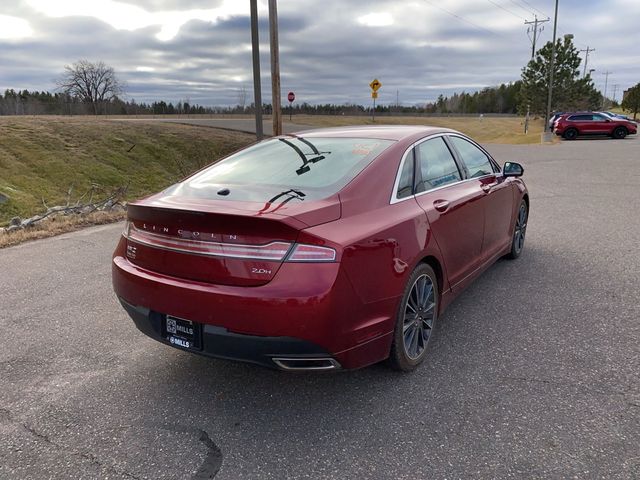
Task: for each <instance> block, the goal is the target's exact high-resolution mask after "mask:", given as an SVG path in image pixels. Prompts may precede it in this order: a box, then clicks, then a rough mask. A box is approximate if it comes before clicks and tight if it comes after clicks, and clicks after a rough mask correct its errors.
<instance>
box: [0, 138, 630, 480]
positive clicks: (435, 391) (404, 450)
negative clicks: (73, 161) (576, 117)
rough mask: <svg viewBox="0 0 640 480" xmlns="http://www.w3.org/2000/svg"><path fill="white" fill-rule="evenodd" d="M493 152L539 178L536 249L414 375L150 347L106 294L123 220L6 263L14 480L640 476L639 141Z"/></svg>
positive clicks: (2, 435) (7, 253)
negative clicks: (262, 363)
mask: <svg viewBox="0 0 640 480" xmlns="http://www.w3.org/2000/svg"><path fill="white" fill-rule="evenodd" d="M488 148H489V149H490V150H491V151H492V152H493V153H494V154H495V156H496V158H497V159H498V160H500V161H506V160H512V161H519V162H521V163H522V164H523V165H524V167H525V177H524V178H525V181H526V182H527V183H528V186H529V188H530V192H531V217H530V223H529V230H528V237H527V241H526V246H525V251H524V253H523V255H522V257H521V258H520V259H519V260H517V261H508V260H500V261H498V262H497V263H496V264H495V265H494V266H493V267H491V268H490V269H489V270H488V271H487V272H486V273H485V274H483V275H482V276H481V277H480V278H479V279H478V280H477V281H476V282H475V283H474V284H473V285H472V286H471V287H470V288H469V289H468V290H467V291H466V292H464V293H463V294H462V295H461V296H460V297H459V298H458V299H457V300H456V301H455V302H454V303H453V304H452V306H451V307H450V308H449V310H448V311H447V312H446V313H445V315H444V316H443V317H442V318H441V319H440V322H439V324H438V326H437V328H436V332H435V336H434V338H433V340H432V343H431V348H430V351H429V353H428V357H427V360H426V363H425V364H424V365H423V366H422V367H421V368H420V369H418V370H417V371H415V372H413V373H410V374H399V373H397V372H394V371H391V370H389V369H388V368H386V367H385V366H383V365H377V366H373V367H370V368H366V369H362V370H359V371H354V372H342V373H335V374H291V373H283V372H278V371H271V370H266V369H263V368H260V367H257V366H251V365H245V364H238V363H230V362H225V361H218V360H211V359H208V358H203V357H199V356H195V355H191V354H188V353H185V352H182V351H178V350H176V349H172V348H170V347H167V346H164V345H161V344H158V343H156V342H154V341H152V340H150V339H148V338H146V337H145V336H143V335H142V334H141V333H139V332H138V331H137V330H136V328H135V327H134V325H133V323H132V322H131V320H130V319H129V318H128V317H127V315H126V314H125V313H124V311H123V310H122V308H121V307H120V305H119V304H118V303H117V301H116V298H115V296H114V294H113V293H112V289H111V278H110V268H111V267H110V256H111V252H112V250H113V248H114V246H115V244H116V241H117V239H118V237H119V235H120V232H121V230H122V225H120V224H117V225H110V226H101V227H96V228H90V229H86V230H83V231H80V232H77V233H73V234H68V235H63V236H59V237H56V238H52V239H48V240H41V241H36V242H31V243H27V244H23V245H20V246H17V247H13V248H8V249H4V250H0V331H1V332H2V336H1V337H0V478H2V479H29V478H34V479H40V478H54V479H57V478H74V479H95V478H123V479H143V478H144V479H182V478H185V479H187V478H213V476H214V475H215V478H216V479H234V480H235V479H289V478H291V479H298V478H309V479H325V478H339V479H362V478H371V479H422V478H424V479H445V478H446V479H456V478H473V479H477V478H579V479H586V478H616V479H637V478H639V477H640V302H638V296H639V292H640V275H639V274H638V272H639V271H640V255H639V253H638V251H639V247H640V243H639V241H638V238H640V221H639V220H638V218H639V215H638V212H639V211H640V140H639V139H635V138H629V139H627V140H624V141H614V140H607V139H605V140H580V141H575V142H562V143H561V144H559V145H548V146H542V145H532V146H508V145H489V146H488Z"/></svg>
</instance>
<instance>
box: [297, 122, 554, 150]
mask: <svg viewBox="0 0 640 480" xmlns="http://www.w3.org/2000/svg"><path fill="white" fill-rule="evenodd" d="M293 123H299V124H302V125H313V126H316V127H339V126H345V125H431V126H435V127H444V128H452V129H454V130H458V131H460V132H462V133H465V134H467V135H469V136H470V137H471V138H473V139H474V140H476V141H478V142H481V143H508V144H519V145H522V144H530V143H540V134H541V133H542V131H543V129H544V122H543V120H541V119H535V120H531V122H530V123H529V133H528V134H527V135H525V134H524V118H521V117H483V118H480V117H479V116H477V117H408V116H406V117H405V116H398V117H387V116H384V117H382V116H379V117H376V121H375V123H374V122H373V121H372V120H371V117H370V116H347V115H344V116H342V115H296V116H295V117H294V118H293Z"/></svg>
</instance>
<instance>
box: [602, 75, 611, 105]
mask: <svg viewBox="0 0 640 480" xmlns="http://www.w3.org/2000/svg"><path fill="white" fill-rule="evenodd" d="M612 73H613V72H610V71H609V70H607V71H606V72H604V73H603V75H604V95H602V109H603V110H604V109H605V108H606V105H607V83H608V82H609V75H611V74H612Z"/></svg>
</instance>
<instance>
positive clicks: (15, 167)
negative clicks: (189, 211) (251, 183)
mask: <svg viewBox="0 0 640 480" xmlns="http://www.w3.org/2000/svg"><path fill="white" fill-rule="evenodd" d="M253 141H254V137H253V136H252V135H249V134H246V133H241V132H230V131H226V130H216V129H213V128H202V127H197V126H189V125H181V124H174V123H166V122H154V121H145V120H140V121H136V122H124V121H119V120H110V119H105V118H96V117H71V118H68V117H0V194H4V195H5V196H8V197H9V200H8V201H7V202H5V203H1V204H0V226H2V224H3V223H4V224H6V222H8V221H9V220H10V219H11V217H14V216H20V217H23V218H24V217H30V216H31V215H34V214H36V213H40V212H42V211H43V210H44V206H43V200H44V201H45V202H46V204H47V205H49V206H53V205H63V204H66V203H67V192H68V190H69V187H71V186H73V192H72V195H71V198H70V200H71V201H72V202H73V201H75V200H77V199H78V198H79V197H80V196H81V195H82V194H83V193H84V192H86V191H87V190H88V189H89V188H90V187H91V186H92V185H94V184H96V185H99V187H100V189H101V190H102V191H101V193H98V194H96V196H95V197H94V200H95V199H97V198H101V197H105V196H107V195H108V192H111V191H112V190H114V189H115V188H117V187H120V186H124V185H129V190H128V195H129V197H128V198H127V199H125V200H131V199H135V198H138V197H141V196H145V195H148V194H150V193H153V192H157V191H159V190H162V189H164V188H166V187H167V186H169V185H171V184H173V183H175V182H177V181H179V180H180V179H182V178H184V177H185V176H187V175H189V174H190V173H192V172H194V171H195V170H198V169H200V168H202V167H203V166H205V165H208V164H210V163H213V162H215V161H216V160H218V159H219V158H221V157H223V156H225V155H227V154H228V153H230V152H232V151H234V150H237V149H239V148H241V147H243V146H245V145H247V144H249V143H252V142H253Z"/></svg>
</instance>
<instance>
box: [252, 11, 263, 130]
mask: <svg viewBox="0 0 640 480" xmlns="http://www.w3.org/2000/svg"><path fill="white" fill-rule="evenodd" d="M249 2H250V5H251V52H252V55H253V104H254V107H255V109H256V138H257V139H258V141H260V140H262V137H263V136H264V133H263V131H262V86H261V84H260V40H259V38H258V0H249Z"/></svg>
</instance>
